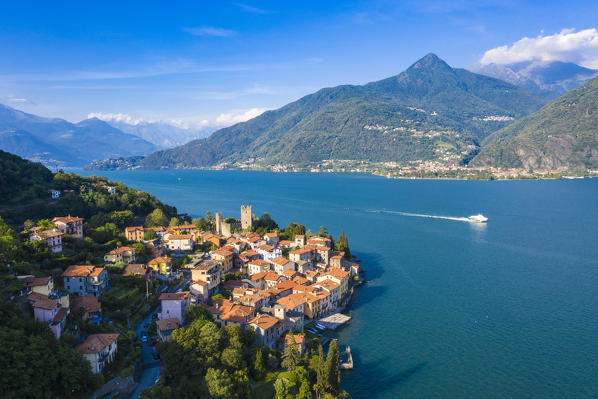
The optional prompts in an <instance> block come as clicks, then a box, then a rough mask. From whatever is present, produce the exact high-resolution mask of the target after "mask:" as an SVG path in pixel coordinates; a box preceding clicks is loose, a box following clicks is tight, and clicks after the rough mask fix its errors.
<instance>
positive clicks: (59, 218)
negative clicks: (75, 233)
mask: <svg viewBox="0 0 598 399" xmlns="http://www.w3.org/2000/svg"><path fill="white" fill-rule="evenodd" d="M83 220H84V219H83V218H79V217H76V216H75V217H73V216H71V215H69V216H57V217H55V218H54V219H52V221H53V222H54V223H56V222H58V223H65V224H66V223H72V222H79V221H83Z"/></svg>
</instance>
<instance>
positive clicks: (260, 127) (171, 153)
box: [94, 54, 547, 169]
mask: <svg viewBox="0 0 598 399" xmlns="http://www.w3.org/2000/svg"><path fill="white" fill-rule="evenodd" d="M546 102H547V100H546V99H545V98H542V97H540V96H538V95H536V94H533V93H531V92H529V91H528V90H526V89H523V88H519V87H516V86H514V85H512V84H509V83H506V82H503V81H501V80H497V79H494V78H490V77H487V76H483V75H479V74H475V73H472V72H469V71H467V70H465V69H453V68H451V67H450V66H449V65H448V64H446V63H445V62H444V61H442V60H441V59H439V58H438V57H437V56H436V55H434V54H428V55H427V56H425V57H424V58H422V59H420V60H419V61H417V62H416V63H414V64H413V65H412V66H411V67H409V69H407V70H406V71H405V72H402V73H400V74H399V75H397V76H393V77H391V78H388V79H384V80H380V81H377V82H372V83H368V84H366V85H363V86H353V85H344V86H337V87H333V88H325V89H321V90H319V91H318V92H316V93H314V94H310V95H308V96H305V97H303V98H301V99H299V100H297V101H295V102H292V103H290V104H288V105H285V106H284V107H282V108H279V109H277V110H274V111H267V112H265V113H263V114H262V115H260V116H258V117H256V118H253V119H251V120H249V121H247V122H242V123H238V124H236V125H233V126H231V127H227V128H224V129H220V130H218V131H216V132H214V133H213V134H212V135H211V136H209V137H208V138H205V139H199V140H193V141H191V142H189V143H187V144H185V145H182V146H179V147H175V148H173V149H169V150H164V151H158V152H155V153H153V154H151V155H149V156H147V157H145V158H144V159H141V160H140V161H139V162H136V166H137V167H142V168H149V169H153V168H196V167H213V166H221V167H235V166H239V165H241V164H245V165H247V164H258V165H275V164H286V165H289V164H293V165H309V164H313V163H317V162H321V161H322V160H331V159H332V160H366V161H374V162H409V161H416V160H440V161H442V162H459V161H462V160H464V159H469V158H471V157H473V155H475V153H476V152H477V151H478V149H479V142H481V141H482V140H483V139H484V138H485V137H487V136H488V135H489V134H491V133H492V132H494V131H496V130H499V129H501V128H503V127H505V126H506V125H508V124H509V123H511V122H512V121H513V120H515V119H519V118H521V117H523V116H525V115H528V114H529V113H531V112H534V111H536V110H537V109H539V108H540V107H541V106H542V105H544V104H545V103H546ZM111 165H112V167H113V166H114V162H112V163H111ZM94 167H107V164H106V163H104V164H96V165H94Z"/></svg>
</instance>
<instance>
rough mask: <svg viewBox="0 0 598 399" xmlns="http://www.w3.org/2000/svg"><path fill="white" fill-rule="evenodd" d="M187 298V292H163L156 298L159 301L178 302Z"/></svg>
mask: <svg viewBox="0 0 598 399" xmlns="http://www.w3.org/2000/svg"><path fill="white" fill-rule="evenodd" d="M188 296H189V291H182V292H164V293H162V294H160V297H159V298H158V299H159V300H161V301H180V300H183V299H185V298H187V297H188Z"/></svg>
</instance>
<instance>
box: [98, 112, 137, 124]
mask: <svg viewBox="0 0 598 399" xmlns="http://www.w3.org/2000/svg"><path fill="white" fill-rule="evenodd" d="M87 118H88V119H89V118H98V119H101V120H103V121H105V122H111V121H114V122H124V123H128V124H129V125H138V124H139V123H141V122H147V121H145V120H144V119H143V118H133V117H132V116H131V115H129V114H123V113H116V114H113V113H103V112H90V113H89V114H87Z"/></svg>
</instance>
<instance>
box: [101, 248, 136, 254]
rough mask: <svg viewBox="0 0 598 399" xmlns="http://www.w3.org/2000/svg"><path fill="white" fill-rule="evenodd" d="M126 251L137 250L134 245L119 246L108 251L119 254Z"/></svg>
mask: <svg viewBox="0 0 598 399" xmlns="http://www.w3.org/2000/svg"><path fill="white" fill-rule="evenodd" d="M125 252H135V248H133V247H118V248H116V249H113V250H112V251H110V252H108V253H107V255H118V254H122V253H125Z"/></svg>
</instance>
